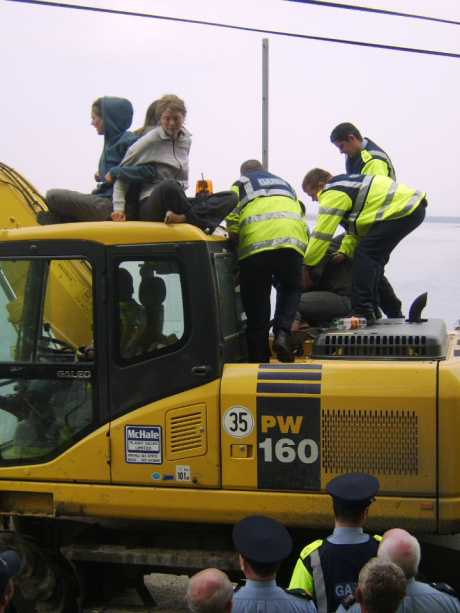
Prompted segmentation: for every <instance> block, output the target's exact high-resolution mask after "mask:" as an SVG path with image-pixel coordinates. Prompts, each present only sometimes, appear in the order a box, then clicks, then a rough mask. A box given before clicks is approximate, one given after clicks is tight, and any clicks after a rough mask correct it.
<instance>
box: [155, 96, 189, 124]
mask: <svg viewBox="0 0 460 613" xmlns="http://www.w3.org/2000/svg"><path fill="white" fill-rule="evenodd" d="M165 111H172V112H173V113H182V115H183V116H184V117H185V115H187V109H186V108H185V102H184V101H183V100H182V98H179V97H178V96H175V95H174V94H166V95H165V96H162V97H161V98H160V99H159V100H157V101H156V107H155V116H156V119H157V121H159V120H160V117H161V116H162V115H163V113H164V112H165Z"/></svg>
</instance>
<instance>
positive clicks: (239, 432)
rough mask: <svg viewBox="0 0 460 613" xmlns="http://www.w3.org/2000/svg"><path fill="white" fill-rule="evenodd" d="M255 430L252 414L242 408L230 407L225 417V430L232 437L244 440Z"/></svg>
mask: <svg viewBox="0 0 460 613" xmlns="http://www.w3.org/2000/svg"><path fill="white" fill-rule="evenodd" d="M253 429H254V418H253V416H252V413H251V412H250V411H249V410H248V409H247V408H246V407H242V406H235V407H230V409H228V411H227V412H226V413H225V415H224V430H225V432H227V434H230V436H236V437H237V438H242V437H243V436H248V435H249V434H251V432H252V431H253Z"/></svg>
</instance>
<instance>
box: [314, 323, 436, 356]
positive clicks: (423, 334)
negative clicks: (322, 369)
mask: <svg viewBox="0 0 460 613" xmlns="http://www.w3.org/2000/svg"><path fill="white" fill-rule="evenodd" d="M446 351H447V329H446V324H445V323H444V321H442V320H441V319H430V320H427V321H423V322H420V323H408V322H406V321H404V320H402V319H384V320H382V321H378V322H376V323H375V324H373V325H371V326H367V327H366V328H360V329H358V330H339V329H337V328H328V329H327V330H324V331H323V332H322V333H321V334H320V335H319V336H318V337H317V338H316V340H315V342H314V345H313V351H312V357H313V358H317V359H322V360H325V359H330V360H340V359H345V360H352V359H356V360H361V359H363V358H365V359H366V360H369V359H371V360H430V359H433V360H439V359H445V357H446Z"/></svg>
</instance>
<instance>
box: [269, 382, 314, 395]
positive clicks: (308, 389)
mask: <svg viewBox="0 0 460 613" xmlns="http://www.w3.org/2000/svg"><path fill="white" fill-rule="evenodd" d="M257 393H258V394H320V393H321V385H320V384H318V383H258V384H257Z"/></svg>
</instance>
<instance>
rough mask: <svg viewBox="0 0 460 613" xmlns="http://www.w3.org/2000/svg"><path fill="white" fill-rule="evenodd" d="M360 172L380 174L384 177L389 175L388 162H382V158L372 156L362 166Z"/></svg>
mask: <svg viewBox="0 0 460 613" xmlns="http://www.w3.org/2000/svg"><path fill="white" fill-rule="evenodd" d="M361 174H363V175H382V176H384V177H389V176H390V168H389V166H388V164H387V163H386V162H384V161H383V160H376V159H375V158H372V159H370V160H369V161H368V162H366V163H365V164H364V167H363V169H362V170H361Z"/></svg>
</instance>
